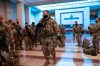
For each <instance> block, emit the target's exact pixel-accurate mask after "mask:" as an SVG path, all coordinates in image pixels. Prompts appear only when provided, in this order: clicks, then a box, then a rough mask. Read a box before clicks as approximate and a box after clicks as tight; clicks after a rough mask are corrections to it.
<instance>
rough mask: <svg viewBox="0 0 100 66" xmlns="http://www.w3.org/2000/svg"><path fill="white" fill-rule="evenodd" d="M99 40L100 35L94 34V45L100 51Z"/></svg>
mask: <svg viewBox="0 0 100 66" xmlns="http://www.w3.org/2000/svg"><path fill="white" fill-rule="evenodd" d="M99 42H100V36H93V39H92V43H93V47H95V48H96V50H97V52H99V50H100V48H99V47H100V46H99Z"/></svg>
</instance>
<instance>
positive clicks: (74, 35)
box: [73, 33, 75, 43]
mask: <svg viewBox="0 0 100 66" xmlns="http://www.w3.org/2000/svg"><path fill="white" fill-rule="evenodd" d="M74 41H75V34H74V33H73V43H74Z"/></svg>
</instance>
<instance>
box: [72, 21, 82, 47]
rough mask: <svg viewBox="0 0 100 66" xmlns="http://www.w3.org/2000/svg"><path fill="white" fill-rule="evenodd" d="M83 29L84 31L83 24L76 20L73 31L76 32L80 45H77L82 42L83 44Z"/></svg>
mask: <svg viewBox="0 0 100 66" xmlns="http://www.w3.org/2000/svg"><path fill="white" fill-rule="evenodd" d="M82 31H83V28H82V26H81V25H79V24H78V22H77V21H75V26H74V28H73V33H74V34H75V37H76V40H77V42H78V45H76V46H80V44H81V38H82Z"/></svg>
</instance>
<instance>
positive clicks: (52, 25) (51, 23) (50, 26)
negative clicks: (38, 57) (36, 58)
mask: <svg viewBox="0 0 100 66" xmlns="http://www.w3.org/2000/svg"><path fill="white" fill-rule="evenodd" d="M39 23H40V24H42V25H43V28H42V31H41V32H42V33H41V34H42V36H46V35H47V36H48V35H50V36H53V35H57V34H58V33H60V32H61V30H60V28H59V26H58V25H57V23H56V21H55V20H53V19H52V18H47V19H43V18H42V19H41V20H40V22H39Z"/></svg>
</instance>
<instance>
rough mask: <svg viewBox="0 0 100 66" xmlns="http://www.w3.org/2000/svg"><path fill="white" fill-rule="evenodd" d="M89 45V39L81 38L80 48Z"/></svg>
mask: <svg viewBox="0 0 100 66" xmlns="http://www.w3.org/2000/svg"><path fill="white" fill-rule="evenodd" d="M89 46H90V40H89V39H87V38H84V39H83V43H82V48H87V47H89Z"/></svg>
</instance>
